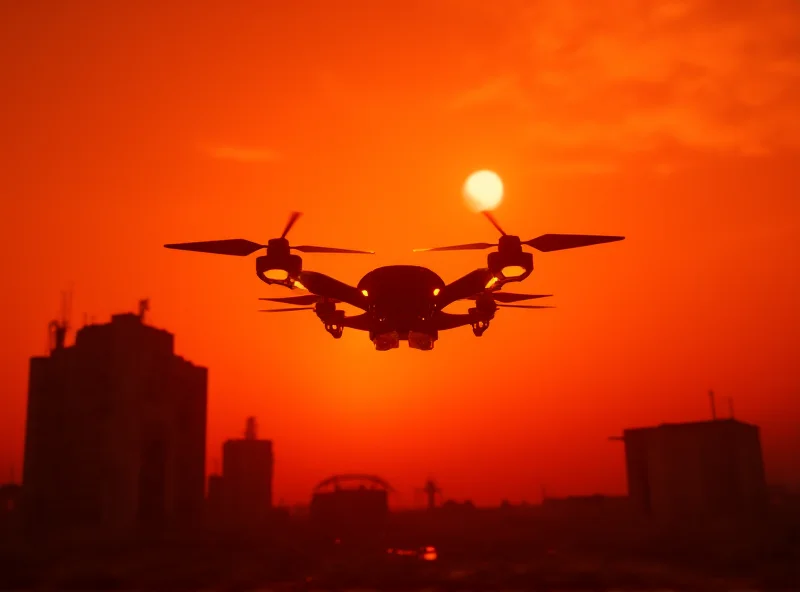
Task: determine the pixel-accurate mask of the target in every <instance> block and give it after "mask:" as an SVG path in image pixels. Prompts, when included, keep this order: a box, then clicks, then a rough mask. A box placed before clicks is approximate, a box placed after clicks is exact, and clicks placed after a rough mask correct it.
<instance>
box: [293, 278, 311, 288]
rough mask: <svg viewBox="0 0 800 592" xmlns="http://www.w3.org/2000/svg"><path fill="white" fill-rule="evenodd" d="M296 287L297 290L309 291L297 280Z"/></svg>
mask: <svg viewBox="0 0 800 592" xmlns="http://www.w3.org/2000/svg"><path fill="white" fill-rule="evenodd" d="M294 287H295V288H297V289H298V290H307V289H308V288H306V287H305V286H304V285H303V284H301V283H300V282H298V281H297V280H295V281H294Z"/></svg>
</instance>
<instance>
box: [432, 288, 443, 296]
mask: <svg viewBox="0 0 800 592" xmlns="http://www.w3.org/2000/svg"><path fill="white" fill-rule="evenodd" d="M439 292H441V290H440V289H439V288H434V289H433V295H434V296H438V295H439Z"/></svg>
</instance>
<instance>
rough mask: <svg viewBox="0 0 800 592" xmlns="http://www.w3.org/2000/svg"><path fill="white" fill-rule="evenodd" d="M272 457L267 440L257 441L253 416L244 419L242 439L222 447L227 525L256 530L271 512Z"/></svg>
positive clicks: (230, 441)
mask: <svg viewBox="0 0 800 592" xmlns="http://www.w3.org/2000/svg"><path fill="white" fill-rule="evenodd" d="M273 464H274V456H273V450H272V441H271V440H261V439H259V438H258V425H257V423H256V418H255V417H248V418H247V421H246V423H245V429H244V438H240V439H235V440H227V441H226V442H225V443H224V444H223V445H222V487H223V489H224V497H225V503H224V508H223V513H224V519H225V521H226V522H228V524H229V525H230V526H233V527H243V528H253V527H258V525H259V523H260V522H262V521H264V520H265V519H266V518H267V517H268V516H269V514H270V512H271V510H272V474H273Z"/></svg>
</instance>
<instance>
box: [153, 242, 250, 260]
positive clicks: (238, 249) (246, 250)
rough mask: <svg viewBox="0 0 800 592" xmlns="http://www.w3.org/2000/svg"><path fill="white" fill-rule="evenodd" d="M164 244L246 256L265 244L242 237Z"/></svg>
mask: <svg viewBox="0 0 800 592" xmlns="http://www.w3.org/2000/svg"><path fill="white" fill-rule="evenodd" d="M164 246H165V247H166V248H167V249H179V250H181V251H196V252H198V253H213V254H215V255H234V256H236V257H246V256H247V255H252V254H253V253H255V252H256V251H258V250H259V249H263V248H265V247H266V245H260V244H258V243H254V242H252V241H249V240H245V239H243V238H232V239H226V240H216V241H199V242H194V243H172V244H169V245H164Z"/></svg>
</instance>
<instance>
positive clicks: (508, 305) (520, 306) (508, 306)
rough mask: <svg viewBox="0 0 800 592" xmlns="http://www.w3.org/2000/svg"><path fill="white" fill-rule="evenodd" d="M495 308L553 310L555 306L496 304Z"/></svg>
mask: <svg viewBox="0 0 800 592" xmlns="http://www.w3.org/2000/svg"><path fill="white" fill-rule="evenodd" d="M497 308H555V306H537V305H535V304H498V305H497Z"/></svg>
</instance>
